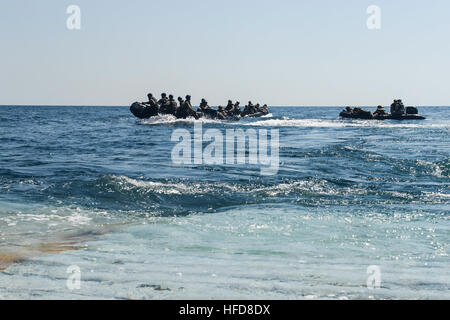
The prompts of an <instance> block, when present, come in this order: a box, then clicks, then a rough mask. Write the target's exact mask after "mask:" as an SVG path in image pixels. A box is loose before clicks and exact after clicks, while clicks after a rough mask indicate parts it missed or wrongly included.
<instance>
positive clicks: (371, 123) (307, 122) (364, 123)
mask: <svg viewBox="0 0 450 320" xmlns="http://www.w3.org/2000/svg"><path fill="white" fill-rule="evenodd" d="M241 125H245V126H261V127H314V128H340V127H372V128H430V129H434V128H450V123H442V124H432V123H428V122H420V123H410V122H408V123H396V122H390V121H375V120H349V121H345V120H321V119H289V118H288V119H286V118H284V119H269V120H259V121H254V122H248V123H241Z"/></svg>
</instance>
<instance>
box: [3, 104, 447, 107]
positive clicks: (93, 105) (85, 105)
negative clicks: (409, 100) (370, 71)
mask: <svg viewBox="0 0 450 320" xmlns="http://www.w3.org/2000/svg"><path fill="white" fill-rule="evenodd" d="M347 106H351V107H355V106H356V107H357V106H360V107H368V108H372V107H373V108H376V107H377V106H378V105H362V104H359V105H315V106H314V105H272V106H270V105H268V107H269V108H311V107H315V108H327V107H344V108H345V107H347ZM0 107H121V108H125V107H128V108H129V107H130V106H127V105H106V104H105V105H103V104H92V105H87V104H0ZM194 107H197V105H194ZM211 107H217V106H211ZM383 107H389V106H388V105H386V106H383ZM415 107H418V108H439V107H450V104H448V105H415Z"/></svg>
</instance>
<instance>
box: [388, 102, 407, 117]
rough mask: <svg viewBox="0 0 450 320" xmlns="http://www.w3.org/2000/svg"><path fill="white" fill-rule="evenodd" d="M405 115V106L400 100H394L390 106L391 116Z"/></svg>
mask: <svg viewBox="0 0 450 320" xmlns="http://www.w3.org/2000/svg"><path fill="white" fill-rule="evenodd" d="M404 114H405V106H404V105H403V102H402V100H394V102H393V103H392V104H391V115H393V116H402V115H404Z"/></svg>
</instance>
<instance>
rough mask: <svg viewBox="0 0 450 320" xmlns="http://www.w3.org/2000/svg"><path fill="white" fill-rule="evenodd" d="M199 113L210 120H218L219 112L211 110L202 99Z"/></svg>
mask: <svg viewBox="0 0 450 320" xmlns="http://www.w3.org/2000/svg"><path fill="white" fill-rule="evenodd" d="M197 112H198V113H201V114H202V115H203V116H204V117H206V118H209V119H216V118H217V111H216V110H214V109H213V108H211V107H210V106H209V105H208V102H207V101H206V100H205V99H202V101H201V102H200V105H199V106H198V110H197Z"/></svg>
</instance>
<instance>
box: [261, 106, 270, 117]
mask: <svg viewBox="0 0 450 320" xmlns="http://www.w3.org/2000/svg"><path fill="white" fill-rule="evenodd" d="M260 111H261V112H262V113H263V114H265V115H266V114H269V107H267V104H264V105H263V106H262V108H261V109H260Z"/></svg>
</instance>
